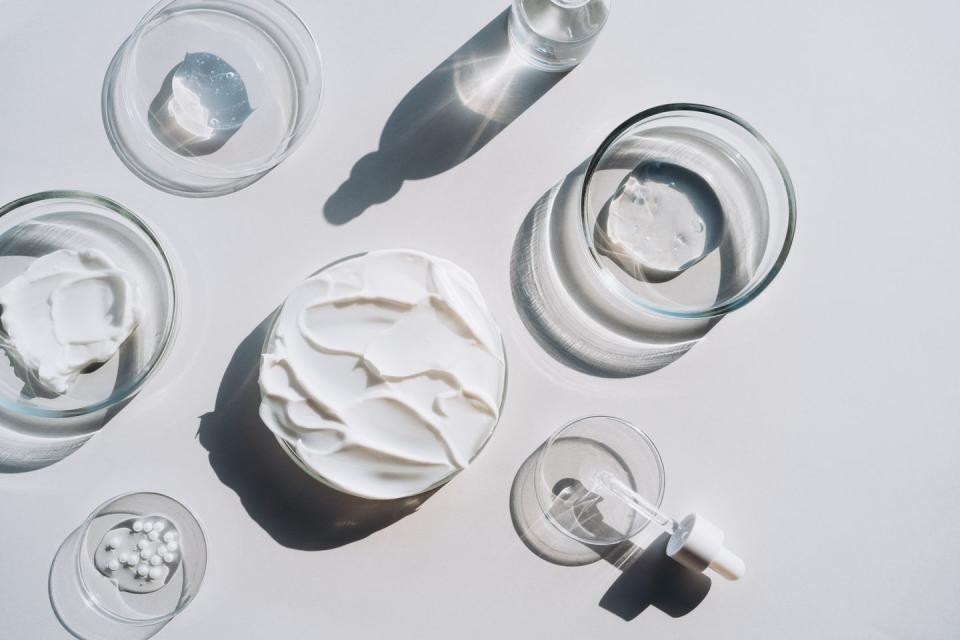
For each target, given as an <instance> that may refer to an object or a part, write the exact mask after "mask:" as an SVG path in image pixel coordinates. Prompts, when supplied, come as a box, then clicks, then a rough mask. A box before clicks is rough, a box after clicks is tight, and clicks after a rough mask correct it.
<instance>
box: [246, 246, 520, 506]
mask: <svg viewBox="0 0 960 640" xmlns="http://www.w3.org/2000/svg"><path fill="white" fill-rule="evenodd" d="M505 374H506V363H505V358H504V352H503V343H502V341H501V338H500V330H499V328H498V327H497V324H496V322H495V320H494V319H493V316H492V315H491V314H490V312H489V310H488V309H487V308H486V305H485V303H484V301H483V298H482V296H481V295H480V292H479V290H478V289H477V284H476V282H475V281H474V280H473V278H472V277H471V276H470V274H468V273H467V272H466V271H464V270H463V269H461V268H460V267H458V266H457V265H455V264H453V263H451V262H448V261H446V260H440V259H438V258H434V257H432V256H428V255H426V254H423V253H417V252H413V251H399V250H398V251H375V252H371V253H367V254H364V255H362V256H359V257H355V258H350V259H347V260H344V261H342V262H339V263H337V264H334V265H333V266H330V267H328V268H326V269H324V270H323V271H322V272H320V273H319V274H317V275H315V276H313V277H311V278H309V279H307V280H306V281H304V282H303V283H302V284H300V285H299V286H298V287H297V288H296V289H294V291H293V292H292V293H291V294H290V296H289V297H288V298H287V300H286V302H284V304H283V308H282V309H281V310H280V312H279V316H278V317H277V319H276V321H275V323H274V328H273V333H272V334H271V336H270V337H269V338H268V340H267V344H266V347H265V353H264V354H263V358H262V361H261V365H260V391H261V396H262V402H261V404H260V416H261V417H262V419H263V421H264V422H265V423H266V425H267V426H268V427H269V428H270V429H271V430H272V431H273V432H274V433H275V434H276V435H277V436H278V437H279V438H280V439H281V440H282V441H283V442H285V443H287V444H288V445H289V446H290V447H291V448H292V449H293V450H294V451H295V452H296V454H297V457H298V458H299V459H300V460H301V461H302V462H303V463H304V464H305V465H307V466H309V467H310V468H311V469H313V470H314V471H315V472H316V473H317V474H318V475H319V476H320V477H322V478H323V479H324V480H325V481H326V482H327V483H329V484H330V485H332V486H333V487H335V488H337V489H339V490H341V491H344V492H346V493H350V494H353V495H357V496H361V497H365V498H371V499H392V498H401V497H406V496H412V495H416V494H418V493H422V492H423V491H426V490H427V489H430V488H432V487H435V486H437V485H439V484H440V483H442V482H444V481H446V480H447V479H449V478H450V477H451V476H452V475H453V474H455V473H457V472H458V471H460V470H462V469H464V468H465V467H466V466H467V465H468V464H469V463H470V461H471V460H472V459H473V458H474V456H476V455H477V453H478V452H479V451H480V449H481V448H482V447H483V445H484V444H485V443H486V441H487V439H488V438H489V437H490V434H491V433H492V432H493V428H494V426H495V425H496V423H497V419H498V418H499V409H500V402H501V399H502V396H503V391H504V382H505Z"/></svg>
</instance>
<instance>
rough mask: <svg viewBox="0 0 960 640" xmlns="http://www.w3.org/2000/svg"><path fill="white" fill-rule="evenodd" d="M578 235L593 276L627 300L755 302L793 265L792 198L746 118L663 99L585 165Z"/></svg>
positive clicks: (708, 307) (713, 304)
mask: <svg viewBox="0 0 960 640" xmlns="http://www.w3.org/2000/svg"><path fill="white" fill-rule="evenodd" d="M580 201H581V224H582V228H581V233H582V237H583V239H584V241H585V243H586V244H585V246H586V247H587V249H588V250H589V254H590V257H591V260H589V261H588V263H589V265H590V267H591V269H592V271H593V275H594V276H595V278H596V279H597V280H599V281H600V282H601V283H603V285H604V287H606V289H607V290H608V291H609V292H610V293H612V294H613V296H615V297H617V298H619V299H621V300H622V301H624V302H625V304H626V305H628V306H635V307H637V308H639V309H642V310H644V311H647V312H650V313H653V314H656V315H659V316H662V317H666V318H678V319H702V318H712V317H718V316H722V315H724V314H726V313H729V312H730V311H733V310H735V309H738V308H740V307H742V306H744V305H746V304H747V303H749V302H750V301H751V300H753V299H754V298H756V296H757V295H759V294H760V292H761V291H763V290H764V289H765V288H766V287H767V286H768V285H769V284H770V283H771V282H772V281H773V279H774V278H775V277H776V275H777V274H778V273H779V272H780V269H781V267H782V266H783V264H784V262H785V261H786V258H787V255H788V254H789V252H790V247H791V245H792V243H793V237H794V232H795V228H796V215H797V212H796V197H795V195H794V191H793V185H792V182H791V180H790V176H789V174H788V172H787V169H786V167H785V166H784V164H783V162H782V160H781V159H780V157H779V156H778V155H777V153H776V151H774V149H773V148H772V147H771V146H770V144H769V143H767V141H766V140H765V139H764V138H763V136H761V135H760V133H759V132H757V131H756V130H755V129H754V128H753V127H751V126H750V125H749V124H748V123H746V122H745V121H743V120H742V119H740V118H739V117H737V116H735V115H733V114H732V113H729V112H727V111H724V110H722V109H718V108H716V107H710V106H706V105H698V104H667V105H663V106H659V107H654V108H652V109H648V110H646V111H643V112H641V113H639V114H637V115H636V116H634V117H632V118H630V119H629V120H627V121H626V122H624V123H623V124H622V125H620V126H619V127H617V128H616V129H615V130H614V131H613V132H612V133H611V134H610V135H609V136H608V137H607V138H606V140H604V141H603V143H602V144H601V145H600V147H599V149H598V150H597V152H596V153H595V154H594V155H593V157H592V159H591V160H590V163H589V165H588V166H587V170H586V175H585V178H584V181H583V187H582V194H581V199H580Z"/></svg>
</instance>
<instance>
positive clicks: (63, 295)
mask: <svg viewBox="0 0 960 640" xmlns="http://www.w3.org/2000/svg"><path fill="white" fill-rule="evenodd" d="M0 307H2V308H3V311H2V315H0V323H2V324H3V329H4V331H6V333H7V338H6V341H7V343H8V349H9V350H12V351H13V353H14V354H15V356H16V357H17V358H19V359H20V360H21V361H22V363H23V365H24V366H26V367H27V368H28V369H29V370H30V371H31V372H33V373H35V374H36V380H37V381H38V382H39V383H40V384H41V385H43V386H44V387H45V388H47V389H49V390H50V391H53V392H56V393H58V394H64V393H66V392H67V391H68V390H69V388H70V386H71V385H72V384H73V383H74V382H75V381H76V380H77V377H78V376H79V375H80V374H81V373H82V372H83V370H84V369H86V368H87V367H89V366H91V365H93V364H96V363H101V362H106V361H107V360H109V359H110V358H111V357H112V356H113V354H115V353H116V352H117V350H118V349H119V348H120V345H121V344H123V342H124V341H125V340H126V339H127V338H128V337H130V334H131V333H133V330H134V329H136V327H137V325H138V324H139V322H140V315H141V313H142V310H141V304H140V293H139V289H138V288H137V285H136V283H135V282H133V281H132V280H130V278H129V277H128V276H127V274H126V273H125V272H124V271H122V270H120V269H118V268H117V267H116V265H114V264H113V262H111V261H110V259H109V258H107V256H105V255H104V254H103V253H101V252H100V251H97V250H95V249H88V250H85V251H73V250H70V249H63V250H60V251H54V252H53V253H49V254H47V255H45V256H42V257H40V258H37V259H36V260H34V261H33V262H31V263H30V266H29V267H27V269H26V271H24V272H23V273H22V274H20V275H19V276H17V277H15V278H13V279H12V280H11V281H10V282H8V283H7V284H6V285H4V286H3V287H2V288H0Z"/></svg>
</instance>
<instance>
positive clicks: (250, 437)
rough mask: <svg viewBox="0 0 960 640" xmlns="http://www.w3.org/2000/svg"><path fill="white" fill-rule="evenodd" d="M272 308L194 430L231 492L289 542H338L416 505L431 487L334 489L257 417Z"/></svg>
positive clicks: (318, 546)
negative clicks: (386, 495)
mask: <svg viewBox="0 0 960 640" xmlns="http://www.w3.org/2000/svg"><path fill="white" fill-rule="evenodd" d="M273 316H274V314H273V313H271V314H270V315H269V316H268V317H267V318H265V319H264V320H263V322H261V323H260V324H259V325H257V327H256V328H255V329H254V330H253V331H252V332H251V333H250V334H249V335H248V336H247V337H246V338H244V340H243V341H242V342H241V343H240V345H239V346H238V347H237V348H236V350H235V351H234V354H233V357H232V358H231V359H230V363H229V364H228V365H227V370H226V372H225V373H224V376H223V380H222V381H221V383H220V389H219V390H218V392H217V399H216V404H215V406H214V410H213V411H211V412H209V413H206V414H204V415H203V416H201V418H200V427H199V429H198V431H197V438H198V439H199V441H200V444H201V445H202V446H203V448H204V449H206V450H207V453H208V458H209V462H210V466H211V467H212V468H213V471H214V473H216V475H217V477H218V478H219V479H220V481H221V482H223V483H224V484H225V485H227V486H228V487H230V488H231V489H232V490H233V491H234V492H235V493H236V494H237V496H238V497H239V498H240V502H241V504H242V505H243V507H244V509H246V511H247V513H248V514H249V515H250V517H251V518H252V519H253V520H254V522H256V523H257V524H258V525H259V526H260V527H261V528H262V529H263V530H264V531H265V532H267V534H268V535H270V537H272V538H273V539H274V540H275V541H276V542H278V543H279V544H281V545H283V546H285V547H288V548H291V549H300V550H305V551H318V550H323V549H332V548H336V547H340V546H343V545H345V544H349V543H351V542H355V541H357V540H360V539H362V538H365V537H367V536H369V535H371V534H372V533H374V532H376V531H379V530H380V529H383V528H384V527H387V526H389V525H391V524H393V523H394V522H396V521H398V520H400V519H402V518H404V517H406V516H408V515H410V514H411V513H413V512H414V511H416V510H417V509H418V508H419V507H420V505H421V504H423V502H424V501H426V500H427V499H428V498H430V496H432V495H433V494H434V493H435V492H436V491H437V490H438V489H434V490H432V491H428V492H426V493H423V494H420V495H418V496H413V497H410V498H403V499H399V500H366V499H363V498H357V497H354V496H350V495H347V494H344V493H341V492H339V491H336V490H335V489H332V488H330V487H328V486H326V485H325V484H323V483H321V482H319V481H317V480H315V479H314V478H312V477H310V476H308V475H307V474H306V473H305V472H304V471H303V470H302V469H301V468H300V467H299V466H297V464H296V463H295V462H294V461H293V460H292V459H291V458H290V456H289V455H287V453H286V452H284V451H283V449H282V448H281V445H280V444H279V442H278V441H277V439H276V438H275V437H274V435H273V433H272V432H271V431H270V430H269V429H268V428H267V427H266V426H265V425H264V424H263V422H262V421H261V420H260V416H259V406H260V389H259V383H258V374H259V369H260V356H261V353H262V347H263V343H264V339H265V338H266V336H267V333H268V332H269V329H270V325H271V323H272V321H273Z"/></svg>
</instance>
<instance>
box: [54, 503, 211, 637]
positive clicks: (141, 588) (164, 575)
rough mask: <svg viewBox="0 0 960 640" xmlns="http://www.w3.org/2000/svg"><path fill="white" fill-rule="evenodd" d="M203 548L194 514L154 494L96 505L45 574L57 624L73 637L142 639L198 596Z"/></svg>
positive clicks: (204, 563)
mask: <svg viewBox="0 0 960 640" xmlns="http://www.w3.org/2000/svg"><path fill="white" fill-rule="evenodd" d="M206 566H207V542H206V537H205V536H204V532H203V527H202V526H201V525H200V522H199V521H198V520H197V518H196V516H194V515H193V513H191V511H190V510H189V509H188V508H187V507H185V506H184V505H183V504H181V503H180V502H178V501H176V500H174V499H173V498H171V497H169V496H166V495H163V494H161V493H153V492H138V493H127V494H123V495H120V496H117V497H115V498H112V499H110V500H108V501H106V502H104V503H103V504H101V505H100V506H99V507H97V508H96V509H95V510H94V511H93V512H92V513H91V514H90V515H89V516H88V517H87V519H86V520H85V521H84V523H83V524H82V525H81V526H80V528H78V529H77V530H75V531H74V532H73V533H72V534H71V535H70V536H68V537H67V539H66V541H64V543H63V545H61V547H60V550H59V551H58V553H57V555H56V557H55V558H54V562H53V565H52V567H51V572H50V583H49V589H50V599H51V604H52V605H53V608H54V611H55V613H56V614H57V617H58V619H59V620H60V622H61V623H62V624H63V625H64V626H65V627H66V628H67V629H68V630H69V631H70V632H71V633H73V634H74V635H76V636H77V637H80V638H90V639H93V638H143V637H149V636H150V635H153V634H154V633H156V632H157V631H159V630H160V629H161V628H162V627H163V625H164V624H166V623H167V622H169V621H170V620H171V619H172V618H173V617H174V616H176V615H178V614H179V613H181V612H182V611H183V610H184V609H185V608H186V607H187V606H188V605H189V604H190V603H191V602H192V601H193V600H194V598H195V597H196V596H197V593H198V592H199V590H200V586H201V584H202V582H203V577H204V574H205V572H206Z"/></svg>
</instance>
